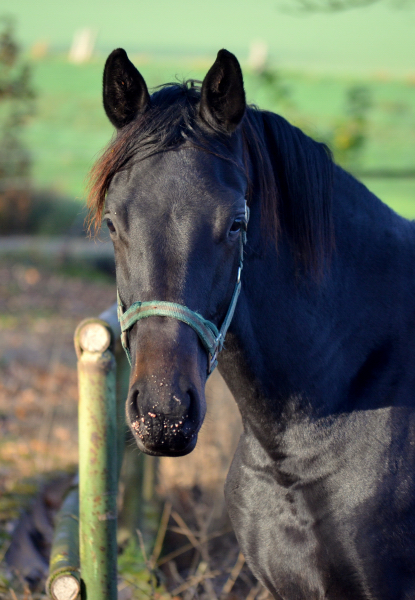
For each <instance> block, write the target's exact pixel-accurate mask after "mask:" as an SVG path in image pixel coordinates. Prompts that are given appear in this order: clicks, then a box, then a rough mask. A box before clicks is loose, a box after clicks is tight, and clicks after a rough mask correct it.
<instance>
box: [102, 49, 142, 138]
mask: <svg viewBox="0 0 415 600" xmlns="http://www.w3.org/2000/svg"><path fill="white" fill-rule="evenodd" d="M103 88H104V89H103V100H104V109H105V112H106V113H107V117H108V118H109V120H110V121H111V123H112V124H113V125H114V126H115V127H116V128H117V129H120V128H121V127H124V125H128V123H131V121H132V120H133V119H134V118H135V117H136V116H137V115H138V113H143V112H144V111H145V110H146V108H147V107H148V106H149V105H150V95H149V93H148V89H147V85H146V82H145V81H144V79H143V77H142V76H141V74H140V73H139V71H137V69H136V68H135V66H134V65H133V63H132V62H131V61H130V60H129V58H128V56H127V53H126V51H125V50H123V49H122V48H118V49H117V50H114V51H113V52H111V54H110V55H109V57H108V58H107V62H106V63H105V68H104V85H103Z"/></svg>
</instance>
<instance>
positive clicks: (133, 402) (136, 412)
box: [128, 386, 141, 421]
mask: <svg viewBox="0 0 415 600" xmlns="http://www.w3.org/2000/svg"><path fill="white" fill-rule="evenodd" d="M139 395H140V390H139V389H138V387H137V386H133V387H132V388H131V389H130V394H129V402H128V413H129V417H130V419H131V420H132V421H134V420H136V419H139V418H140V416H141V414H140V407H139V405H138V396H139Z"/></svg>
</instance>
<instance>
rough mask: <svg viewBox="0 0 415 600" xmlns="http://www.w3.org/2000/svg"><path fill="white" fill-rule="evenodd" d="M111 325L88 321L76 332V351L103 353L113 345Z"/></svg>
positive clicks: (82, 323) (97, 320)
mask: <svg viewBox="0 0 415 600" xmlns="http://www.w3.org/2000/svg"><path fill="white" fill-rule="evenodd" d="M111 333H112V332H111V330H110V328H109V325H108V324H107V323H106V322H105V321H101V320H100V319H86V320H85V321H82V322H81V323H80V324H79V325H78V327H77V328H76V331H75V349H76V351H77V354H79V351H81V352H82V351H83V350H85V351H86V352H98V353H102V352H105V350H107V349H108V348H109V347H110V346H111V344H112V341H113V340H112V335H111Z"/></svg>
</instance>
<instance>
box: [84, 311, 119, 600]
mask: <svg viewBox="0 0 415 600" xmlns="http://www.w3.org/2000/svg"><path fill="white" fill-rule="evenodd" d="M112 346H113V335H112V331H111V328H110V327H109V326H108V324H107V323H106V322H105V321H102V320H100V319H87V320H86V321H83V322H82V323H80V325H79V326H78V328H77V330H76V332H75V348H76V352H77V355H78V382H79V518H80V532H79V533H80V535H79V543H80V562H81V596H82V599H83V600H116V598H117V487H118V481H117V470H118V469H117V467H118V465H117V411H116V373H115V371H116V366H115V359H114V355H113V352H112Z"/></svg>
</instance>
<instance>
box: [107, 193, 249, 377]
mask: <svg viewBox="0 0 415 600" xmlns="http://www.w3.org/2000/svg"><path fill="white" fill-rule="evenodd" d="M248 220H249V208H248V206H247V205H246V204H245V225H244V228H243V229H242V230H241V235H240V257H239V267H238V275H237V278H236V284H235V289H234V291H233V295H232V299H231V302H230V304H229V308H228V312H227V313H226V316H225V318H224V320H223V323H222V326H221V328H220V330H218V328H217V327H216V325H215V324H214V323H212V321H208V320H207V319H204V318H203V317H202V316H201V315H199V313H197V312H194V311H193V310H190V308H187V306H183V305H182V304H176V303H174V302H162V301H158V300H154V301H152V302H134V304H132V305H131V306H130V308H129V309H128V310H126V311H125V312H124V306H123V304H122V302H121V299H120V296H119V294H118V290H117V302H118V320H119V322H120V326H121V343H122V346H123V348H124V350H125V353H126V354H127V358H128V362H129V363H130V366H131V354H130V350H129V347H128V336H127V332H128V331H129V330H130V329H131V327H132V326H133V325H134V324H135V323H137V321H140V320H141V319H146V318H147V317H171V318H173V319H177V320H179V321H183V323H186V324H187V325H190V327H192V328H193V329H194V330H195V331H196V333H197V335H198V336H199V338H200V341H201V342H202V344H203V346H204V348H205V349H206V352H207V353H208V374H210V373H212V371H213V370H214V369H215V367H216V366H217V364H218V361H217V356H218V353H219V352H220V351H221V350H222V348H223V344H224V341H225V336H226V332H227V331H228V327H229V325H230V324H231V321H232V317H233V315H234V312H235V308H236V303H237V301H238V297H239V293H240V291H241V273H242V267H243V253H244V246H245V244H246V228H247V225H248Z"/></svg>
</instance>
